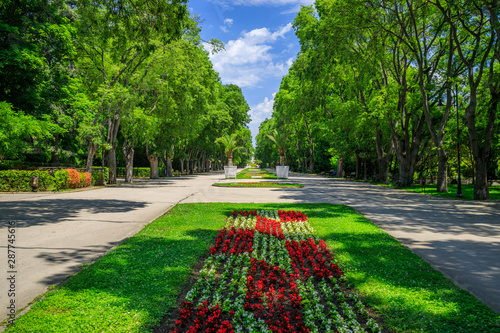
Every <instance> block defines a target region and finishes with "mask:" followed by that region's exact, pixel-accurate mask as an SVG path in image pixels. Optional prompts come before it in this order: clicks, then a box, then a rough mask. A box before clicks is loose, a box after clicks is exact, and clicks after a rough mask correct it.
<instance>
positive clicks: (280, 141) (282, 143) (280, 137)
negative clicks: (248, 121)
mask: <svg viewBox="0 0 500 333" xmlns="http://www.w3.org/2000/svg"><path fill="white" fill-rule="evenodd" d="M267 136H268V138H269V139H271V140H273V142H274V143H275V144H276V146H278V150H279V153H280V165H281V166H284V165H285V148H286V135H285V134H284V133H282V134H278V131H277V130H276V129H275V130H274V131H273V135H270V134H267Z"/></svg>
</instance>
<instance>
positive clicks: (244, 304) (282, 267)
mask: <svg viewBox="0 0 500 333" xmlns="http://www.w3.org/2000/svg"><path fill="white" fill-rule="evenodd" d="M199 276H200V277H199V279H198V280H197V281H196V283H195V284H194V286H193V287H192V289H191V290H190V291H189V292H188V293H187V295H186V297H185V299H184V301H183V304H182V309H181V311H180V315H179V317H178V318H177V320H176V321H175V325H174V327H173V329H172V332H173V333H174V332H175V333H177V332H207V333H208V332H216V333H222V332H269V331H271V332H283V333H285V332H381V330H380V327H379V326H378V324H377V323H376V321H375V320H374V319H373V318H369V316H368V312H367V310H366V309H365V307H364V305H363V303H362V302H361V300H360V299H359V297H358V296H357V295H355V294H354V295H352V294H349V293H346V292H344V291H343V289H342V288H341V287H340V286H339V284H340V285H343V284H344V281H343V280H344V276H343V273H342V271H341V270H340V268H339V267H338V266H337V264H335V263H334V259H333V257H332V255H331V253H330V251H329V250H328V248H327V247H326V243H325V242H324V241H323V240H320V239H318V238H317V237H315V236H314V233H313V229H312V227H311V225H310V224H309V221H308V220H307V217H306V216H305V215H304V214H303V213H301V212H296V211H281V210H277V211H257V210H254V211H241V212H236V211H235V212H233V213H232V214H231V215H230V216H229V217H228V219H227V220H226V224H225V226H224V228H223V229H222V230H221V231H220V232H219V234H218V236H217V239H216V241H215V244H214V245H213V246H212V247H211V248H210V256H209V257H208V258H207V259H206V260H205V263H204V265H203V268H202V269H201V271H200V274H199Z"/></svg>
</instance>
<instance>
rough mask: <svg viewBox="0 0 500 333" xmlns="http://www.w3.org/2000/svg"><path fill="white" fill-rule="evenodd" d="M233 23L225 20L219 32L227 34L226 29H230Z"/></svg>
mask: <svg viewBox="0 0 500 333" xmlns="http://www.w3.org/2000/svg"><path fill="white" fill-rule="evenodd" d="M233 22H234V20H233V19H230V18H227V19H225V20H224V25H222V26H220V30H222V31H224V32H229V29H228V27H231V26H232V25H233Z"/></svg>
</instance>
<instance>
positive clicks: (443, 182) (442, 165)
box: [437, 148, 448, 193]
mask: <svg viewBox="0 0 500 333" xmlns="http://www.w3.org/2000/svg"><path fill="white" fill-rule="evenodd" d="M437 156H438V173H437V191H438V192H444V193H447V192H448V154H447V153H446V151H445V150H444V149H443V148H441V149H438V150H437Z"/></svg>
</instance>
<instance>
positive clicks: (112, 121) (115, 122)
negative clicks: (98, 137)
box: [107, 110, 120, 184]
mask: <svg viewBox="0 0 500 333" xmlns="http://www.w3.org/2000/svg"><path fill="white" fill-rule="evenodd" d="M119 128H120V114H119V111H118V110H117V111H116V112H115V114H114V115H113V117H109V118H108V139H107V142H108V144H109V145H110V146H111V149H110V150H109V151H108V168H109V183H110V184H116V148H117V146H118V143H117V142H116V137H117V136H118V129H119Z"/></svg>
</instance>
